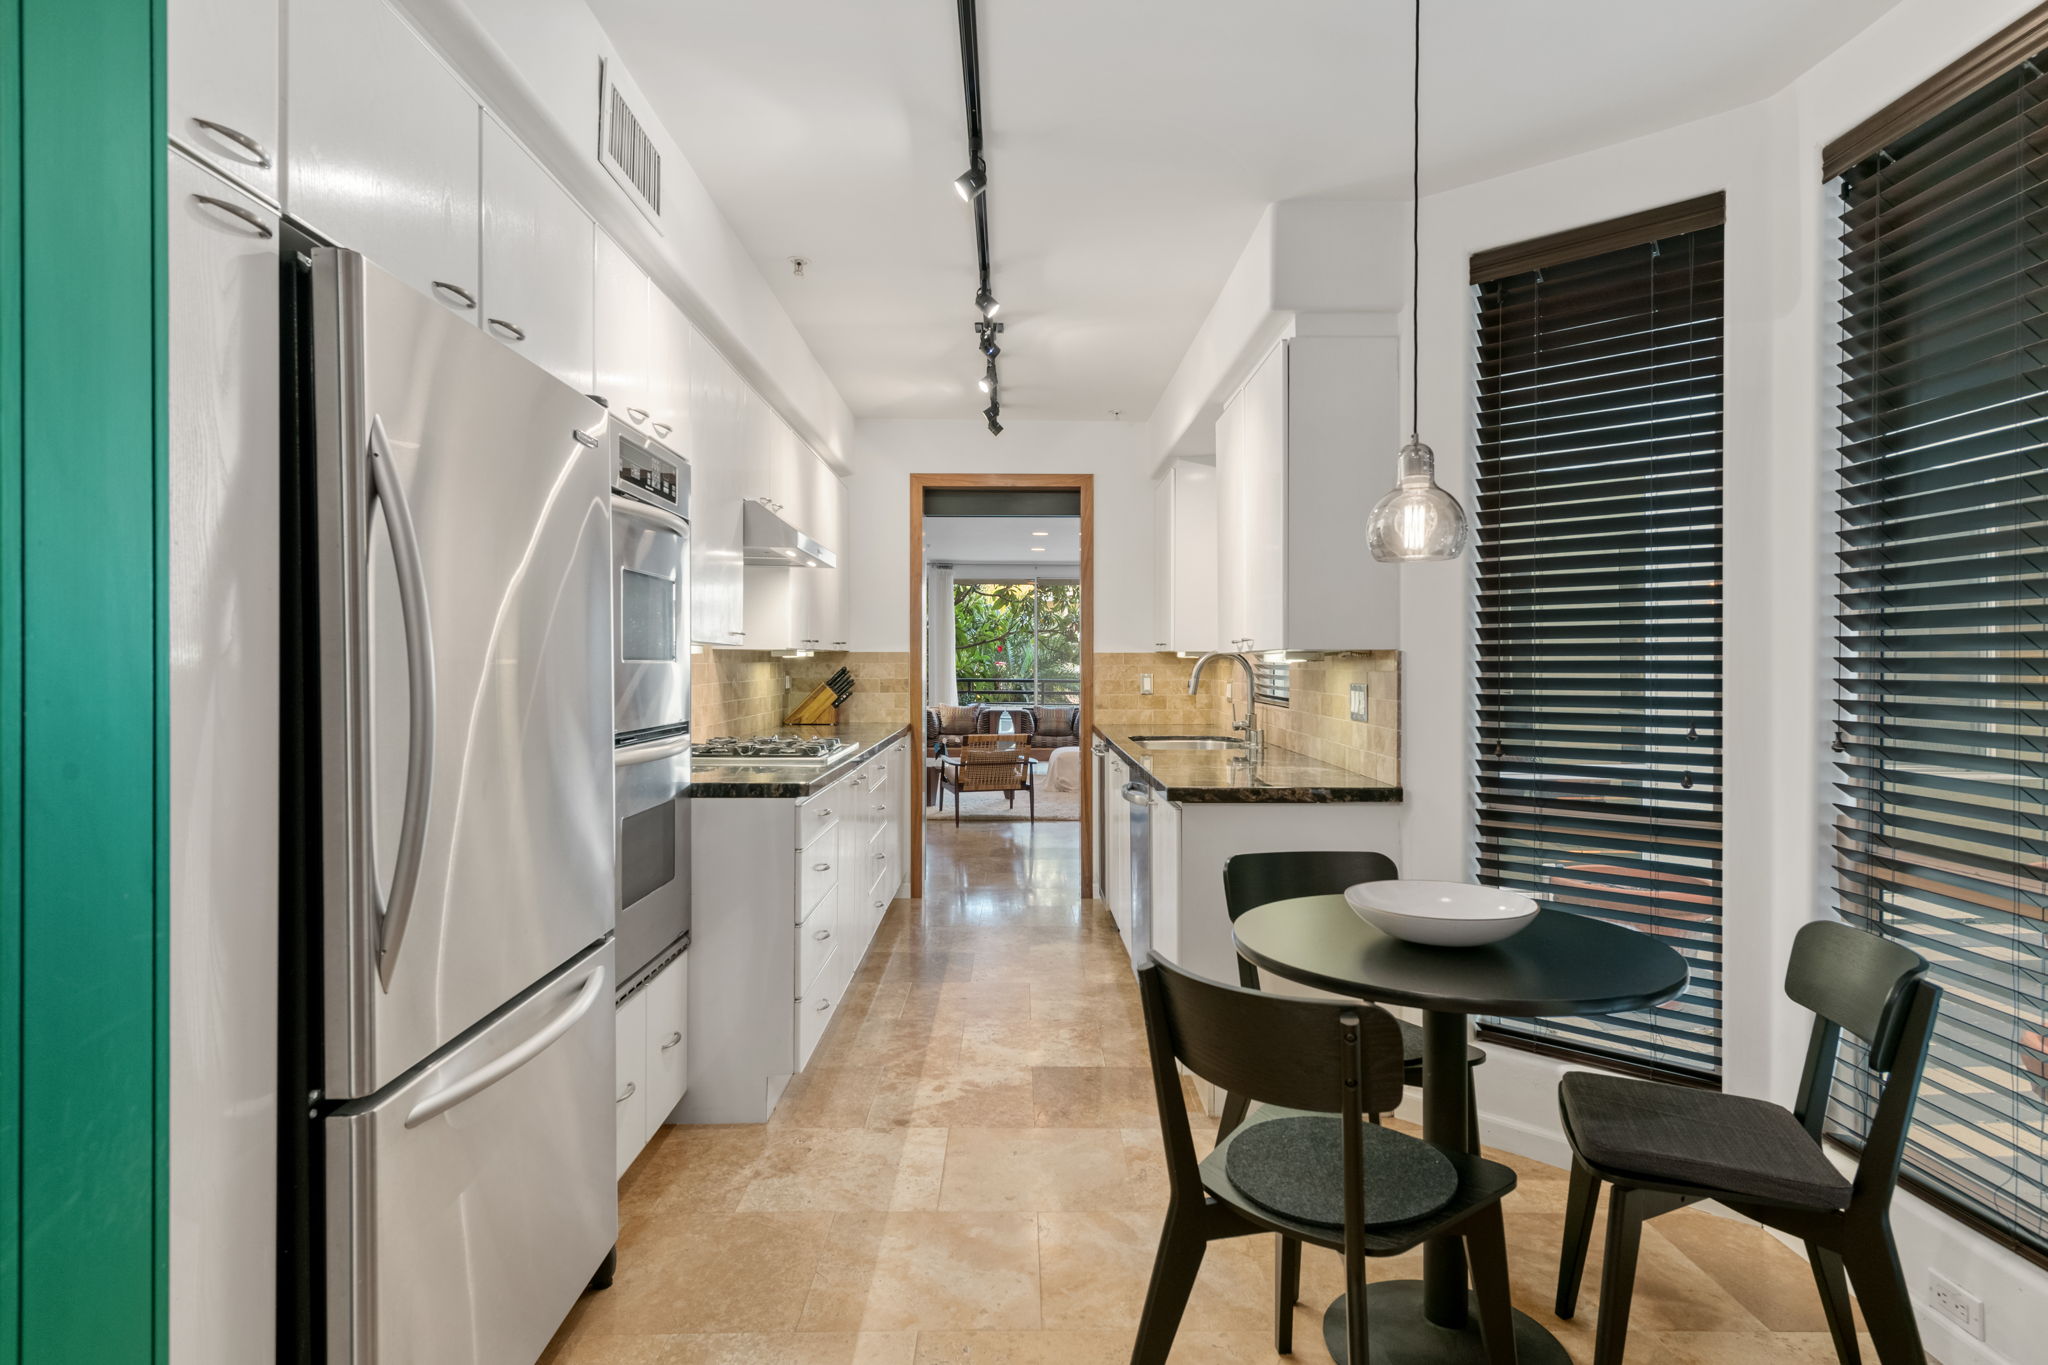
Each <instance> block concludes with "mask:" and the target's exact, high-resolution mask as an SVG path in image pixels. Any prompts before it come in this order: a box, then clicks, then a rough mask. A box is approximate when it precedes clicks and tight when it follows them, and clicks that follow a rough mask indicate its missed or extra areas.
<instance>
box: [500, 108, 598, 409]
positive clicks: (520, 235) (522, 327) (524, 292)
mask: <svg viewBox="0 0 2048 1365" xmlns="http://www.w3.org/2000/svg"><path fill="white" fill-rule="evenodd" d="M481 117H482V120H483V127H482V160H483V172H482V178H481V183H482V191H483V247H482V250H483V298H482V300H481V303H482V307H481V309H480V311H481V313H482V315H483V321H484V330H485V331H486V332H488V333H489V334H490V335H492V336H494V337H496V338H497V339H498V340H500V341H502V342H504V343H505V344H506V345H508V346H510V347H512V349H514V350H516V351H518V352H519V353H520V354H521V355H523V356H525V357H526V358H527V359H529V360H531V361H533V363H534V364H536V365H538V366H540V367H541V368H542V369H544V370H546V371H547V372H548V373H549V374H552V375H554V376H555V377H556V378H557V379H559V380H561V381H562V382H563V383H564V384H567V385H569V386H570V387H571V388H573V389H575V390H576V392H578V393H592V392H594V391H595V383H594V381H593V379H592V377H591V367H592V364H593V360H592V345H593V336H594V330H593V329H594V325H595V323H594V312H593V300H594V298H595V294H596V281H595V275H594V271H595V269H596V267H595V264H594V253H595V250H596V238H597V229H596V228H595V226H593V225H592V223H591V221H590V215H589V214H587V213H585V212H584V211H583V210H582V209H581V208H579V207H578V206H577V204H576V201H575V200H574V199H572V198H570V197H569V192H568V191H567V190H565V189H563V188H562V187H561V186H560V185H558V184H556V183H555V180H554V177H552V176H550V175H549V174H548V173H547V172H546V171H544V170H542V169H541V166H540V163H539V162H537V161H535V160H534V159H533V158H532V157H531V156H529V155H528V154H527V152H526V149H525V148H524V147H521V146H520V145H519V144H518V143H517V142H514V141H513V140H512V135H511V134H510V133H507V132H506V131H505V130H504V129H503V128H501V127H499V126H498V121H497V120H496V119H494V118H492V117H491V116H490V115H489V114H484V115H482V116H481Z"/></svg>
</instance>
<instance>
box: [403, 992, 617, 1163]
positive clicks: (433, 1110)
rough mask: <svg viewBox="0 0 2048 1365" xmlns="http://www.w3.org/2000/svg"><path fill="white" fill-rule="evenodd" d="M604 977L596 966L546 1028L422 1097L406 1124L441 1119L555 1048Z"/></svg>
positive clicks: (587, 1006) (412, 1125) (584, 1011)
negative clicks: (575, 994) (477, 1068)
mask: <svg viewBox="0 0 2048 1365" xmlns="http://www.w3.org/2000/svg"><path fill="white" fill-rule="evenodd" d="M604 978H605V971H604V968H603V967H599V968H597V970H595V971H593V972H592V973H591V974H590V980H588V981H586V982H585V983H584V984H583V990H582V993H581V994H579V995H578V996H577V997H576V1000H575V1003H573V1004H571V1005H570V1006H569V1008H568V1009H566V1010H563V1011H562V1012H561V1013H560V1014H558V1015H556V1016H555V1017H554V1019H553V1020H551V1021H550V1022H549V1023H548V1025H547V1027H546V1028H543V1029H542V1030H541V1031H540V1032H538V1033H536V1034H534V1035H533V1036H532V1037H531V1038H528V1039H527V1040H526V1041H525V1042H523V1043H521V1044H520V1045H519V1046H518V1047H515V1048H513V1049H512V1050H511V1051H510V1052H508V1053H506V1054H505V1055H504V1056H502V1057H500V1058H498V1060H497V1061H495V1062H492V1063H491V1064H490V1065H489V1066H486V1067H483V1068H481V1069H479V1070H478V1071H476V1072H475V1073H473V1074H471V1075H469V1076H466V1077H464V1078H463V1079H462V1080H459V1081H457V1082H456V1083H455V1084H454V1085H451V1086H449V1087H448V1088H447V1089H446V1090H443V1091H439V1092H438V1093H436V1094H432V1095H429V1096H427V1098H425V1099H423V1100H421V1101H420V1102H419V1103H418V1104H417V1105H415V1106H413V1111H412V1112H411V1113H410V1114H407V1115H406V1116H405V1126H406V1127H408V1128H417V1127H419V1126H420V1125H421V1124H423V1123H425V1122H426V1121H427V1120H428V1119H434V1118H439V1117H440V1116H441V1115H443V1114H445V1113H447V1112H448V1111H449V1110H450V1109H453V1108H454V1107H455V1106H456V1105H458V1104H461V1103H462V1102H463V1101H464V1100H467V1099H474V1098H475V1097H476V1096H478V1095H481V1094H482V1093H483V1092H484V1091H486V1090H489V1089H490V1088H491V1087H492V1086H494V1085H496V1084H497V1083H498V1082H499V1081H502V1080H504V1079H505V1078H506V1077H507V1076H509V1075H511V1074H512V1073H513V1072H515V1071H517V1070H518V1069H519V1068H520V1067H522V1066H525V1065H526V1064H527V1063H528V1062H530V1061H532V1060H533V1059H534V1058H536V1057H538V1056H540V1054H541V1053H543V1052H546V1051H547V1050H548V1049H549V1048H551V1047H553V1046H554V1045H555V1044H556V1043H557V1042H559V1041H560V1040H561V1037H562V1035H563V1034H565V1033H567V1032H568V1031H569V1030H570V1029H572V1028H574V1027H576V1021H577V1020H579V1019H581V1018H582V1017H583V1016H584V1015H586V1014H588V1013H590V1007H591V1006H592V1005H595V1004H596V1003H597V997H598V996H599V995H601V994H602V993H603V992H604ZM632 1093H633V1090H632V1087H631V1086H630V1085H629V1086H628V1087H627V1089H626V1095H631V1094H632ZM626 1095H621V1096H619V1098H620V1099H624V1098H626Z"/></svg>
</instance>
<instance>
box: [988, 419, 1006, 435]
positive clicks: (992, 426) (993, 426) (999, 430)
mask: <svg viewBox="0 0 2048 1365" xmlns="http://www.w3.org/2000/svg"><path fill="white" fill-rule="evenodd" d="M988 434H989V435H991V436H1000V435H1002V434H1003V424H1002V423H1001V422H998V421H997V420H996V419H995V418H993V417H991V418H989V419H988Z"/></svg>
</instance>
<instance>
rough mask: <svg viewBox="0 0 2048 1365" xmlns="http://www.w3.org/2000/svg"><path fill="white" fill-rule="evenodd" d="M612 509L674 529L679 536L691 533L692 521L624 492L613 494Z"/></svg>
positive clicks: (670, 529)
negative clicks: (630, 496)
mask: <svg viewBox="0 0 2048 1365" xmlns="http://www.w3.org/2000/svg"><path fill="white" fill-rule="evenodd" d="M612 511H614V512H624V513H625V514H626V515H627V516H629V517H639V518H640V519H641V520H642V521H649V522H652V523H654V524H655V525H656V526H659V527H660V528H661V529H662V530H664V531H674V532H675V533H676V534H677V535H679V536H685V537H687V536H688V535H689V534H690V523H689V522H687V521H684V520H683V519H682V518H681V517H679V516H677V515H676V514H675V513H674V512H670V511H668V510H666V509H665V508H660V507H655V506H653V505H651V504H649V503H644V502H642V501H640V499H638V498H629V497H627V496H626V495H625V494H624V493H614V494H612Z"/></svg>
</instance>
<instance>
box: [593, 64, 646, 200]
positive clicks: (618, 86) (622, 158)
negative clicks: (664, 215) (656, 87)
mask: <svg viewBox="0 0 2048 1365" xmlns="http://www.w3.org/2000/svg"><path fill="white" fill-rule="evenodd" d="M640 102H641V101H640V92H639V91H638V90H635V89H634V88H633V86H632V84H631V83H630V82H628V81H626V80H625V79H623V74H622V73H621V72H620V71H619V70H618V68H617V67H616V66H615V65H614V64H613V63H611V62H600V63H598V112H597V159H598V161H599V163H600V164H602V165H603V166H604V168H605V169H606V170H607V171H610V172H611V176H612V179H614V180H616V181H618V182H619V187H620V188H621V189H623V190H625V192H626V195H627V197H628V198H630V199H631V200H632V201H633V202H634V203H635V204H637V205H639V207H640V212H642V213H644V214H646V215H647V219H648V221H649V222H651V223H653V224H655V225H656V226H657V227H659V226H660V224H661V149H660V148H659V147H656V146H655V145H654V139H653V138H651V137H649V136H648V135H647V129H646V128H645V127H644V126H642V124H641V122H640V116H639V115H638V114H637V113H635V112H634V109H635V106H636V105H639V104H640Z"/></svg>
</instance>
